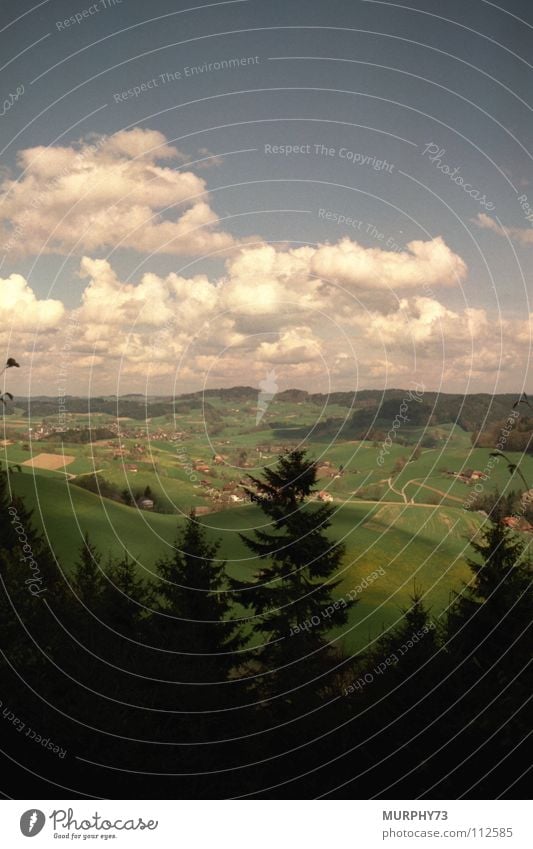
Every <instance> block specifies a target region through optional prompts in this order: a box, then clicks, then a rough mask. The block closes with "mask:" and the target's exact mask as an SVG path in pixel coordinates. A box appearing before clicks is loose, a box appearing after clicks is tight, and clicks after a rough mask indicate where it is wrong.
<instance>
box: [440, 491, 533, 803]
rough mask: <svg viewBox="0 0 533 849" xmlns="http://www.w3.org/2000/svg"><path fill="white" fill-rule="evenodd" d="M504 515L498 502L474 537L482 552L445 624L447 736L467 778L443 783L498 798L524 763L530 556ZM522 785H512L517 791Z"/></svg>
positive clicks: (531, 613) (532, 617)
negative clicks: (448, 704)
mask: <svg viewBox="0 0 533 849" xmlns="http://www.w3.org/2000/svg"><path fill="white" fill-rule="evenodd" d="M503 518H504V511H503V509H502V507H501V506H498V505H495V507H494V509H493V511H492V513H491V516H490V517H489V519H488V520H487V526H486V528H485V529H484V530H483V531H482V533H481V535H480V538H479V540H474V541H473V542H472V543H471V545H472V547H473V549H474V551H475V552H476V554H477V557H476V558H475V559H474V558H469V559H468V565H469V566H470V569H471V571H472V581H471V582H470V583H469V584H468V585H466V586H465V587H464V588H463V591H462V592H461V593H458V594H457V595H456V596H455V598H454V601H453V604H452V606H451V609H450V612H449V615H448V620H447V623H446V648H447V653H448V655H449V658H450V668H451V675H450V677H449V680H448V681H447V688H446V689H447V692H448V694H449V698H450V699H453V700H454V702H455V707H454V710H453V711H452V712H451V714H449V715H448V717H447V722H448V726H449V734H450V737H451V736H453V735H454V733H455V735H456V739H455V741H454V751H456V750H457V746H458V745H459V746H460V747H461V751H462V753H463V756H464V758H465V759H466V761H467V762H466V765H465V766H463V768H462V770H461V771H460V772H459V778H460V779H461V781H462V785H461V784H460V783H458V775H457V774H454V775H453V776H452V777H451V778H450V783H449V784H448V786H446V785H443V786H442V788H439V790H440V792H443V793H444V794H445V793H446V792H450V788H451V786H452V783H453V787H454V788H455V792H456V791H457V789H458V787H459V786H462V788H470V787H471V786H472V784H475V786H476V793H479V794H480V796H482V797H483V798H494V796H495V795H498V794H499V793H501V792H504V791H505V790H506V788H507V786H508V784H509V783H510V781H509V776H510V775H511V776H513V778H512V781H513V782H515V781H516V780H517V779H518V778H519V777H520V776H521V775H525V769H526V766H527V762H526V753H525V752H524V742H525V740H526V739H527V736H528V734H529V733H530V727H529V726H530V723H529V720H528V717H527V716H526V714H525V707H526V705H527V702H528V700H529V698H530V693H531V687H532V680H531V666H530V661H531V630H532V623H533V602H532V597H531V563H530V561H529V558H528V556H527V551H526V549H525V545H524V543H523V541H522V540H521V539H520V537H519V536H518V534H516V533H514V532H513V531H511V530H510V529H509V528H508V527H507V526H506V525H505V524H504V522H503ZM468 759H470V760H468ZM450 761H451V762H452V763H453V752H452V753H451V754H450ZM485 776H486V777H485ZM519 786H520V785H519V784H517V785H514V784H513V792H515V788H518V787H519ZM438 792H439V791H438ZM518 792H519V791H518Z"/></svg>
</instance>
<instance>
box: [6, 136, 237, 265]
mask: <svg viewBox="0 0 533 849" xmlns="http://www.w3.org/2000/svg"><path fill="white" fill-rule="evenodd" d="M169 160H170V161H173V162H174V163H176V166H179V163H180V162H181V161H182V160H183V156H182V154H181V153H180V152H179V151H178V150H177V149H176V148H175V147H173V146H171V145H169V144H167V140H166V138H165V136H164V135H163V134H162V133H159V132H156V131H153V130H143V129H140V128H136V129H132V130H124V131H122V132H119V133H116V134H115V135H113V136H109V137H106V136H100V137H95V139H93V140H85V141H83V142H82V143H80V144H79V145H76V146H74V145H72V146H68V147H59V146H56V147H42V146H41V147H34V148H28V149H26V150H22V151H20V152H19V155H18V164H19V167H20V169H21V174H20V176H19V177H18V179H15V178H11V177H6V176H4V179H3V180H2V181H1V183H0V245H2V246H3V247H2V249H3V251H4V252H6V253H9V254H12V255H14V256H15V255H24V254H26V255H27V254H37V253H41V252H44V253H60V254H65V253H69V252H70V251H73V252H75V253H82V252H88V251H90V252H92V251H95V250H98V249H101V248H114V247H116V246H119V245H121V246H123V247H127V248H133V249H134V250H138V251H144V252H147V253H150V252H153V251H159V252H162V253H169V254H176V255H202V254H204V253H208V252H211V251H217V250H222V249H225V248H228V247H230V246H232V245H233V244H234V239H233V237H232V236H231V235H230V234H229V233H225V232H222V231H220V230H218V229H217V225H218V216H217V215H216V213H215V212H214V211H213V210H212V209H211V207H210V205H209V198H208V196H207V194H206V184H205V181H204V180H203V179H202V178H200V177H198V176H197V175H196V174H194V173H193V172H192V171H190V170H184V169H183V168H178V167H169V165H166V164H165V165H163V164H160V163H162V162H167V161H169Z"/></svg>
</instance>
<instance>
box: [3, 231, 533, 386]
mask: <svg viewBox="0 0 533 849" xmlns="http://www.w3.org/2000/svg"><path fill="white" fill-rule="evenodd" d="M431 258H433V260H434V262H432V259H431ZM352 261H353V267H352ZM465 273H466V272H465V266H464V263H463V262H462V260H461V258H460V257H458V256H457V255H456V254H454V253H453V251H452V250H451V249H450V248H449V247H448V246H447V245H446V244H445V243H444V241H443V240H442V239H432V240H428V241H427V242H411V243H410V244H409V245H408V246H407V248H406V250H405V251H401V252H397V251H394V252H392V251H387V250H386V249H376V248H364V247H362V246H361V245H359V244H357V243H356V242H350V241H349V240H348V239H342V240H341V241H340V242H338V243H337V244H321V245H318V246H316V247H309V246H307V247H303V248H288V247H283V248H281V247H277V248H275V247H272V246H269V245H264V244H259V245H255V246H251V245H248V246H244V247H241V248H239V249H238V251H236V252H234V253H232V254H231V255H230V256H229V257H228V258H227V259H226V263H225V268H224V270H223V273H221V274H219V275H218V276H217V277H214V278H210V277H209V276H207V275H206V274H195V275H191V276H186V275H185V274H178V273H175V272H173V273H170V274H167V275H160V274H156V273H154V272H150V271H149V272H146V273H144V274H141V275H139V276H138V277H137V278H136V279H132V280H127V281H125V280H123V279H121V277H120V275H119V274H117V271H116V269H115V267H114V265H113V264H112V263H111V262H109V261H108V260H103V259H94V258H91V257H88V256H87V257H84V258H83V259H82V261H81V265H80V275H81V277H82V279H83V280H84V281H85V288H84V291H83V294H82V299H81V305H80V307H79V309H78V310H77V319H78V322H79V324H78V325H77V329H76V334H75V340H74V342H73V344H72V349H71V350H70V353H69V357H70V365H71V376H72V378H73V379H74V376H75V375H76V374H78V373H79V374H83V373H84V371H85V372H86V373H90V372H91V370H93V369H94V370H96V372H97V375H96V377H95V380H96V382H97V383H98V387H100V386H102V385H105V386H107V387H108V389H109V391H115V388H112V387H118V385H119V382H121V381H123V380H126V385H127V387H128V389H127V390H126V391H136V388H137V389H138V386H139V383H138V381H139V380H142V385H143V386H144V385H146V384H145V381H148V383H149V385H150V386H153V387H155V386H157V387H158V389H162V388H163V387H166V388H167V390H170V389H171V388H172V387H174V386H175V387H177V390H176V391H186V390H187V389H191V388H199V387H201V386H203V385H215V384H216V385H220V384H225V385H231V384H236V383H248V384H250V383H252V384H257V383H258V382H259V381H260V380H261V379H263V378H264V376H265V374H266V373H267V371H268V369H271V368H272V367H274V366H275V367H276V372H277V374H278V376H279V382H280V385H283V386H285V387H288V386H295V385H296V386H304V387H306V388H315V389H318V388H319V387H321V388H326V389H327V387H328V385H331V386H334V387H338V388H350V387H353V386H355V385H356V383H357V381H361V380H363V381H364V382H365V383H366V385H369V384H373V385H376V384H377V383H380V382H382V381H385V380H389V379H390V380H392V379H394V380H395V382H396V385H401V383H402V381H403V380H404V379H405V380H406V381H407V380H409V379H411V378H412V377H413V375H416V379H417V380H418V381H419V382H421V383H425V385H426V386H429V385H439V384H440V383H441V381H442V380H445V381H448V385H449V386H450V385H453V386H454V387H455V388H457V389H458V388H459V387H460V386H462V385H466V383H467V382H468V380H469V379H470V378H473V379H478V378H479V380H480V381H484V382H485V383H486V381H487V379H488V376H489V375H490V373H491V371H493V372H495V373H499V372H502V373H506V374H508V375H509V379H510V380H511V379H512V372H513V369H520V368H521V365H522V364H523V363H524V362H525V361H526V359H527V355H528V351H529V349H530V347H531V335H532V330H533V317H530V316H528V317H525V318H523V319H510V318H509V319H507V318H505V319H504V318H500V319H496V320H495V317H494V316H492V315H491V314H489V313H488V312H487V311H486V310H484V309H480V308H474V307H467V308H463V309H459V308H451V307H450V306H449V305H446V304H445V303H442V302H441V300H439V298H438V296H437V295H436V294H434V293H435V292H436V291H438V286H443V287H450V286H453V285H455V286H458V285H460V281H461V280H462V279H463V278H464V275H465ZM415 283H416V284H417V285H415ZM6 284H7V285H6ZM428 284H429V285H431V287H433V288H432V292H433V294H432V295H431V296H428V295H427V292H428ZM384 286H387V287H388V288H387V289H384V288H383V287H384ZM0 292H1V293H2V294H3V295H4V300H3V301H2V300H0V304H2V305H3V306H4V308H5V314H6V315H7V314H9V315H10V316H11V317H13V315H15V314H16V310H17V307H16V305H17V304H19V305H20V307H19V312H20V313H21V314H22V313H24V318H23V319H21V321H22V320H23V321H27V322H28V326H29V325H31V326H33V325H34V324H35V321H36V317H38V318H39V319H40V320H41V327H43V328H44V329H47V328H48V331H50V330H51V331H53V328H54V327H56V325H57V322H58V321H60V319H61V317H62V315H63V306H62V304H61V303H60V302H58V301H51V300H43V301H38V300H37V299H36V298H35V294H34V293H33V292H32V291H31V289H30V288H29V287H28V285H27V283H26V281H25V280H24V279H23V278H19V277H18V276H17V275H12V277H11V278H9V280H8V281H4V282H3V285H2V288H1V290H0ZM376 295H378V296H379V297H376ZM385 295H387V297H385ZM389 295H391V296H390V297H389ZM0 315H3V313H0ZM21 327H22V325H21ZM58 336H59V337H61V333H59V334H58ZM43 339H46V334H44V335H43ZM61 344H62V342H61V338H59V339H56V340H55V341H54V339H52V340H51V342H49V343H48V345H49V347H48V350H49V353H50V356H51V358H52V359H53V355H54V352H55V355H56V356H57V358H58V360H59V361H61ZM37 368H40V366H39V365H38V366H37ZM38 374H39V376H40V374H41V372H38ZM71 390H73V391H77V388H76V386H75V385H73V386H72V387H71ZM99 391H101V390H99ZM120 391H124V390H123V389H122V388H121V389H120Z"/></svg>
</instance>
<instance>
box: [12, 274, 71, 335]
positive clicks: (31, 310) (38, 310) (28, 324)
mask: <svg viewBox="0 0 533 849" xmlns="http://www.w3.org/2000/svg"><path fill="white" fill-rule="evenodd" d="M64 313H65V308H64V306H63V304H62V302H61V301H55V300H48V299H44V300H39V299H38V298H37V297H36V295H35V292H34V291H33V289H32V288H31V287H30V286H29V284H28V281H27V280H26V279H25V278H24V277H22V276H21V275H20V274H11V275H10V276H9V277H7V278H0V326H1V328H2V329H3V330H8V329H12V330H14V331H15V333H19V332H23V331H38V330H41V331H42V330H50V329H52V328H55V327H57V326H58V324H59V323H60V322H61V319H62V318H63V316H64Z"/></svg>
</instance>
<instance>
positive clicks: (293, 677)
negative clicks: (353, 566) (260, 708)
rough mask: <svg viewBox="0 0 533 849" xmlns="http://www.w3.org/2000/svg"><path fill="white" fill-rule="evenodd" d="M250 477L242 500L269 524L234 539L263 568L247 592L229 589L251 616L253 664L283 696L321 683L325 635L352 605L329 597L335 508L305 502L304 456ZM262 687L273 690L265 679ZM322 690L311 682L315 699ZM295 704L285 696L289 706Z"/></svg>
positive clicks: (307, 463)
mask: <svg viewBox="0 0 533 849" xmlns="http://www.w3.org/2000/svg"><path fill="white" fill-rule="evenodd" d="M249 479H250V487H249V488H248V489H247V492H248V495H249V497H250V499H251V500H252V502H254V503H255V504H257V505H258V506H259V507H260V509H261V511H262V512H263V513H264V515H265V516H266V517H267V518H268V519H269V520H270V528H269V529H268V530H264V529H262V528H257V529H256V530H255V531H254V534H253V537H249V536H247V535H242V534H241V538H242V540H243V541H244V543H245V545H246V546H247V547H248V548H249V549H250V551H251V552H252V553H253V554H254V555H256V556H257V557H258V558H260V560H261V561H263V563H264V565H263V566H262V569H261V571H260V573H259V580H258V581H257V585H254V587H253V590H250V586H249V584H244V583H242V582H238V581H235V582H234V584H233V585H234V586H235V587H236V588H237V589H241V590H243V592H242V594H241V597H240V602H241V603H242V604H243V605H245V606H247V607H250V608H252V610H253V611H254V613H255V621H254V631H255V633H256V635H257V637H258V641H259V642H260V643H261V648H259V649H258V650H257V657H258V659H259V661H260V663H261V664H262V666H263V668H264V669H265V671H267V672H269V673H274V679H275V682H276V683H275V689H276V690H277V692H278V693H279V692H288V691H290V690H295V689H296V688H297V687H298V686H299V685H300V684H302V683H304V682H306V681H312V680H313V679H314V678H316V677H320V676H321V675H322V674H323V673H324V672H325V671H327V669H328V668H329V667H330V666H331V664H332V660H333V658H332V652H331V651H330V650H329V649H328V633H329V632H330V631H331V630H332V629H333V628H335V627H338V626H340V625H343V624H344V623H345V622H346V621H347V613H348V609H349V607H350V606H351V605H352V604H353V602H349V601H346V600H344V599H341V600H339V602H335V601H334V595H333V593H334V590H335V588H336V587H337V586H338V584H339V583H340V582H339V581H338V580H335V576H336V574H337V572H338V570H339V568H340V564H341V561H342V557H343V555H344V546H343V545H342V544H339V543H335V542H333V541H331V540H330V539H329V538H328V537H327V535H326V533H325V531H326V530H327V529H328V528H329V527H330V525H331V517H332V515H333V512H334V508H333V507H332V506H330V505H328V504H315V503H313V504H309V503H308V499H309V497H310V495H311V494H312V493H313V488H314V485H315V482H316V466H315V463H314V462H313V461H312V460H309V459H307V458H306V452H305V451H302V450H295V451H291V452H290V453H288V454H286V455H284V456H281V457H280V458H279V460H278V463H277V465H276V467H275V468H266V469H265V470H264V473H263V477H262V478H261V479H259V478H255V477H252V476H250V477H249ZM245 589H246V592H244V590H245ZM264 684H266V685H267V690H268V689H270V690H271V689H272V686H270V687H269V686H268V680H267V677H266V676H265V678H264ZM323 684H324V681H317V682H315V683H314V685H313V687H314V690H315V692H316V693H318V691H319V690H320V687H321V685H322V686H323ZM296 698H297V697H296V696H295V695H294V696H288V701H294V700H295V699H296ZM309 698H310V704H311V703H312V701H313V697H312V696H309Z"/></svg>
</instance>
